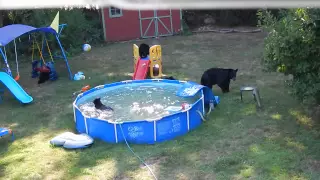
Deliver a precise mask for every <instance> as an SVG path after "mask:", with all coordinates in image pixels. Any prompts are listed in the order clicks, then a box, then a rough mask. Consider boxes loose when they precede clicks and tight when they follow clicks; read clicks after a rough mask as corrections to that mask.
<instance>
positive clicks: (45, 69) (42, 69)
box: [35, 66, 50, 73]
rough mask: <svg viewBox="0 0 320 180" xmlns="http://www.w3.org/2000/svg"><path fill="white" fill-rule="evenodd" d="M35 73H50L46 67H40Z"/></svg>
mask: <svg viewBox="0 0 320 180" xmlns="http://www.w3.org/2000/svg"><path fill="white" fill-rule="evenodd" d="M35 70H36V71H39V72H47V73H48V72H50V69H49V68H47V67H46V66H42V67H40V68H35Z"/></svg>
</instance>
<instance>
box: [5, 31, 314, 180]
mask: <svg viewBox="0 0 320 180" xmlns="http://www.w3.org/2000/svg"><path fill="white" fill-rule="evenodd" d="M263 38H264V35H263V34H262V33H257V34H212V33H209V34H198V35H192V36H185V37H184V36H176V37H168V38H162V39H160V40H159V41H160V42H159V43H160V44H161V45H162V49H163V66H164V73H165V74H168V75H173V76H175V77H177V78H180V79H191V80H194V81H199V80H200V76H201V73H202V72H203V71H204V70H205V69H207V68H209V67H214V66H219V67H225V68H239V72H238V78H237V80H236V81H235V82H232V84H231V92H230V93H228V94H222V93H221V91H220V89H218V88H214V93H215V94H216V95H218V96H220V98H221V104H220V105H219V106H218V107H217V108H216V110H215V111H214V112H213V113H211V114H210V117H209V118H208V119H209V120H208V121H206V122H204V123H203V124H202V125H201V126H200V127H199V128H197V129H195V130H194V131H192V132H190V133H188V134H187V135H185V136H182V137H178V138H176V139H174V140H172V141H168V142H164V143H161V144H156V145H132V148H133V149H134V151H135V152H136V153H137V154H138V155H139V156H141V157H142V158H143V159H144V160H145V161H146V162H147V163H148V164H149V165H150V166H151V168H152V169H153V171H154V172H155V174H156V175H157V177H158V179H163V180H175V179H178V180H186V179H208V180H213V179H222V180H225V179H262V180H267V179H285V180H287V179H319V176H320V173H319V172H320V171H319V170H320V153H319V152H320V151H319V148H320V142H319V140H318V137H319V133H318V132H317V131H316V125H315V124H314V123H313V122H312V121H311V120H310V118H309V117H308V116H306V115H305V113H304V112H303V106H302V105H300V103H299V102H298V101H297V100H295V99H294V98H293V97H291V96H290V95H289V94H288V89H287V88H286V87H285V84H284V80H285V78H286V77H284V76H282V75H280V74H277V73H265V72H262V69H261V66H260V59H261V55H262V50H263V48H262V47H263ZM133 43H138V44H139V43H140V42H129V43H117V44H110V45H105V46H102V47H93V49H92V51H91V52H88V53H83V54H81V55H79V56H76V57H72V58H70V64H71V68H72V70H73V73H75V72H76V71H83V72H84V73H85V75H86V80H84V81H77V82H73V81H69V80H68V77H67V71H66V69H65V66H64V64H63V62H57V65H56V69H57V70H58V72H59V75H60V79H59V80H58V81H56V82H48V83H45V84H43V85H41V86H38V85H37V83H36V81H37V80H36V79H31V77H30V73H31V65H30V64H27V63H25V64H24V63H20V71H21V78H20V83H21V85H22V86H23V87H24V88H25V89H26V91H27V92H29V93H30V94H31V95H32V96H33V98H34V102H33V103H32V104H30V105H26V106H21V105H20V104H19V103H18V102H17V101H16V100H15V99H14V98H13V97H12V96H11V95H10V93H8V92H6V94H5V97H4V99H5V100H4V103H2V104H0V107H1V108H0V127H1V126H4V127H10V128H12V129H13V130H14V132H15V135H16V141H14V142H13V143H12V142H10V141H9V140H8V139H0V177H1V179H6V180H7V179H117V180H119V179H122V180H127V179H136V180H144V179H152V176H151V175H150V173H149V172H148V170H147V168H146V167H143V166H142V165H141V164H140V163H139V161H138V160H137V159H136V158H135V157H134V156H133V155H132V154H131V153H130V151H129V150H128V148H127V146H126V145H125V144H107V143H105V142H102V141H99V140H97V141H96V142H95V144H94V145H93V146H92V147H91V148H88V149H84V150H64V149H62V148H53V147H51V146H50V145H49V140H50V139H51V138H52V137H54V136H55V135H57V134H59V133H61V132H64V131H74V121H73V112H72V102H73V97H72V93H73V92H74V91H77V90H79V89H80V88H81V87H83V86H84V85H87V84H90V85H91V86H96V85H100V84H105V83H111V82H115V81H119V80H125V79H130V77H129V76H128V75H127V74H128V73H132V71H133V60H132V44H133ZM149 43H152V40H149ZM10 63H11V66H13V68H12V69H14V60H11V61H10ZM243 85H256V86H258V87H259V89H260V94H261V97H262V104H263V109H257V108H256V105H255V103H254V101H253V99H252V96H251V95H250V94H249V93H247V94H246V95H245V96H244V101H243V102H241V101H240V95H239V88H240V86H243Z"/></svg>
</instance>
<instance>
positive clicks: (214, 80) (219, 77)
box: [201, 68, 238, 93]
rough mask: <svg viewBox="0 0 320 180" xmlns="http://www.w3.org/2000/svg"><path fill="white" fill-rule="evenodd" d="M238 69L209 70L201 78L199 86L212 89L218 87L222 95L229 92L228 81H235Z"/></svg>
mask: <svg viewBox="0 0 320 180" xmlns="http://www.w3.org/2000/svg"><path fill="white" fill-rule="evenodd" d="M237 72H238V69H223V68H210V69H207V70H206V71H205V72H204V73H203V74H202V77H201V85H203V86H207V87H209V88H210V89H212V86H213V85H216V84H217V85H218V86H219V87H220V88H221V90H222V92H223V93H227V92H229V88H230V80H231V79H232V80H233V81H235V80H236V77H237Z"/></svg>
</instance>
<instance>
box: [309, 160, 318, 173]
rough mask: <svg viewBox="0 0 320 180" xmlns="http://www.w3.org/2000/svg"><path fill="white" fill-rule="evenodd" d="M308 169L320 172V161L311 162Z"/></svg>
mask: <svg viewBox="0 0 320 180" xmlns="http://www.w3.org/2000/svg"><path fill="white" fill-rule="evenodd" d="M307 168H308V169H309V170H311V171H315V172H319V171H320V161H319V160H309V161H308V163H307Z"/></svg>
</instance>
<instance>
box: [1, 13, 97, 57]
mask: <svg viewBox="0 0 320 180" xmlns="http://www.w3.org/2000/svg"><path fill="white" fill-rule="evenodd" d="M58 11H59V12H60V16H59V18H60V20H59V23H60V24H67V27H66V28H64V29H63V31H62V34H61V36H60V40H61V42H62V44H63V46H64V48H65V50H66V51H67V52H68V55H70V54H75V53H78V52H80V51H81V45H82V44H83V43H85V42H86V43H90V44H95V43H99V42H101V41H102V40H103V38H102V35H103V30H102V27H101V26H102V25H101V21H100V17H101V16H100V14H99V12H98V10H95V9H79V8H78V9H37V10H16V11H5V12H4V16H5V18H4V20H3V21H4V22H3V25H4V26H5V25H8V24H26V25H30V26H34V27H42V26H49V25H50V24H51V22H52V20H53V19H54V17H55V15H56V14H57V12H58ZM28 39H29V37H28V36H24V37H20V41H19V44H18V46H19V47H18V51H19V54H25V55H30V53H31V47H32V45H31V44H32V42H30V41H28ZM37 41H38V43H41V41H42V39H41V36H40V35H39V36H38V38H37ZM49 41H50V48H51V49H54V48H57V46H58V45H57V43H56V42H55V39H54V38H53V37H52V36H51V37H49ZM8 49H9V50H8V51H9V52H8V54H9V56H12V55H13V53H14V50H13V43H11V44H9V47H8Z"/></svg>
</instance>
